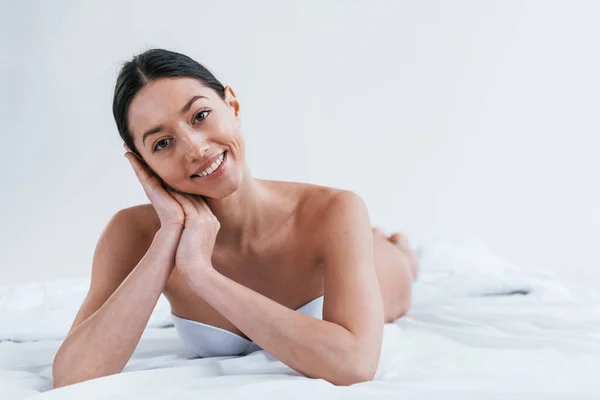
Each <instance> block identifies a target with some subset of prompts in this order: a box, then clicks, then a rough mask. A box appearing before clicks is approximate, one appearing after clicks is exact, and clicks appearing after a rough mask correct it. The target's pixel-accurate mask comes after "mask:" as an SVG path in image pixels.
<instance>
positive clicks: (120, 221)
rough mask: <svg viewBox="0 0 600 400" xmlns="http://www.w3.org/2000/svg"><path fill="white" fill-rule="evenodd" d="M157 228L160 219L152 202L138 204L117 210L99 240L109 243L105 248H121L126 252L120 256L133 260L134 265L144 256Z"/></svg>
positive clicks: (158, 227)
mask: <svg viewBox="0 0 600 400" xmlns="http://www.w3.org/2000/svg"><path fill="white" fill-rule="evenodd" d="M159 229H160V220H159V219H158V215H157V214H156V211H155V210H154V207H153V206H152V204H140V205H136V206H132V207H127V208H124V209H122V210H120V211H118V212H117V213H116V214H115V215H114V216H113V217H112V219H111V221H110V222H109V224H108V225H107V228H106V229H105V231H104V232H103V234H102V238H101V240H102V241H105V242H109V243H111V245H109V246H105V248H106V249H115V247H116V246H119V247H120V248H122V249H123V251H124V252H126V253H127V254H123V255H122V256H126V257H127V258H128V259H131V261H132V262H133V261H135V263H134V264H133V265H135V264H137V261H139V259H141V258H142V257H143V256H144V254H145V253H146V251H147V250H148V248H149V247H150V244H151V243H152V240H153V239H154V236H155V235H156V232H157V231H158V230H159Z"/></svg>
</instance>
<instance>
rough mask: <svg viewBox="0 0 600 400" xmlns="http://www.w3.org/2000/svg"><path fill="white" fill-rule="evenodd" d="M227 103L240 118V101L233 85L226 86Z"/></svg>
mask: <svg viewBox="0 0 600 400" xmlns="http://www.w3.org/2000/svg"><path fill="white" fill-rule="evenodd" d="M225 104H227V106H228V107H230V108H231V109H232V111H233V114H234V115H235V117H236V118H238V119H239V118H240V102H239V101H238V99H237V97H236V96H235V92H234V91H233V89H232V88H231V86H225Z"/></svg>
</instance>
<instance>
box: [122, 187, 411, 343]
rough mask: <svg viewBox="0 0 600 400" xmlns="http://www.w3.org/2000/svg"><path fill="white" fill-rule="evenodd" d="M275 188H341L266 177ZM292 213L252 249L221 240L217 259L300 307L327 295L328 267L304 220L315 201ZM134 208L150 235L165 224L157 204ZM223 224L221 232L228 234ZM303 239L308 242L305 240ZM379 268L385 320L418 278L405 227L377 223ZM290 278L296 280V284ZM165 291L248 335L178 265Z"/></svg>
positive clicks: (181, 309) (180, 312) (192, 310)
mask: <svg viewBox="0 0 600 400" xmlns="http://www.w3.org/2000/svg"><path fill="white" fill-rule="evenodd" d="M264 182H265V183H266V184H268V185H270V186H271V187H272V188H273V190H281V191H282V192H283V193H291V196H292V198H294V199H296V200H295V201H297V202H299V203H300V202H301V201H300V199H302V198H303V197H307V198H310V197H313V198H319V197H321V196H323V192H332V193H333V192H335V191H336V189H332V188H329V187H321V186H315V185H310V184H304V183H295V182H277V181H264ZM301 210H302V211H301V212H300V213H298V214H297V215H295V216H294V217H293V219H290V221H289V223H288V224H287V225H284V226H282V227H279V228H272V227H265V229H269V228H271V229H276V230H274V231H271V233H270V236H271V238H269V239H266V240H261V241H259V242H257V243H251V244H249V248H250V250H247V251H245V252H244V253H241V252H240V251H234V250H231V249H230V248H229V247H228V246H227V244H222V243H220V242H219V236H217V241H216V243H215V248H214V251H213V256H212V263H213V266H214V267H215V269H216V270H218V271H219V272H220V273H222V274H224V275H226V276H228V277H229V278H231V279H233V280H234V281H236V282H238V283H240V284H242V285H244V286H246V287H248V288H250V289H252V290H254V291H256V292H259V293H262V294H263V295H265V296H267V297H269V298H271V299H273V300H275V301H277V302H278V303H280V304H283V305H285V306H286V307H288V308H290V309H293V310H295V309H298V308H299V307H301V306H302V305H304V304H306V303H308V302H309V301H311V300H313V299H315V298H317V297H319V296H322V295H323V285H324V282H323V271H322V270H320V267H322V266H320V265H318V264H317V263H316V262H315V261H314V259H313V257H311V253H310V252H307V248H306V243H309V242H310V239H311V238H310V236H307V235H302V233H301V230H300V229H299V228H298V226H299V225H300V223H299V221H302V220H305V221H306V220H308V221H310V220H311V219H312V217H311V214H310V213H311V210H310V207H307V206H305V209H304V208H301ZM132 213H133V214H135V215H136V218H138V219H139V220H140V223H142V224H143V225H147V228H146V229H147V231H146V232H147V233H146V234H147V236H148V237H153V235H154V233H156V231H157V230H158V228H159V227H160V221H159V220H158V217H157V215H156V212H155V211H154V208H153V207H152V205H151V204H146V205H141V206H136V208H135V209H132ZM222 232H223V230H222V229H221V230H220V231H219V235H221V234H222V235H223V237H227V233H226V232H223V233H222ZM300 244H302V245H300ZM373 245H374V255H375V270H376V272H377V278H378V281H379V285H380V287H381V296H382V299H383V305H384V316H385V319H384V322H386V323H387V322H391V321H394V320H395V319H397V318H399V317H401V316H402V315H404V314H405V313H406V312H407V311H408V309H409V307H410V296H411V292H412V281H413V280H414V279H415V278H416V275H417V268H418V261H417V257H416V255H415V253H414V251H413V250H412V249H411V247H410V245H409V243H408V240H407V238H406V237H405V236H404V235H402V234H400V233H393V234H392V235H389V236H387V235H386V234H385V233H384V232H383V231H382V230H381V229H379V228H376V227H374V228H373ZM134 253H136V254H144V253H145V250H144V249H136V250H135V251H134ZM289 282H294V283H293V284H292V285H290V284H289ZM164 294H165V296H166V297H167V299H168V300H169V303H170V304H171V309H172V311H173V313H174V314H175V315H177V316H179V317H181V318H186V319H190V320H194V321H198V322H202V323H205V324H209V325H212V326H216V327H218V328H221V329H225V330H228V331H230V332H233V333H235V334H237V335H240V336H242V337H244V338H247V336H245V335H244V333H243V332H242V331H241V330H239V329H238V328H237V327H236V326H235V325H234V324H233V323H231V321H229V320H227V319H226V318H225V317H223V315H221V314H219V312H218V311H217V310H215V309H214V308H213V307H211V306H210V304H208V303H207V302H206V301H205V300H204V299H202V297H200V296H198V295H196V294H195V293H194V292H193V290H192V289H191V288H190V287H189V285H188V284H187V282H186V280H185V279H184V278H183V277H182V276H181V274H179V273H178V271H177V270H174V271H173V272H172V273H171V275H170V277H169V280H168V282H167V284H166V286H165V290H164Z"/></svg>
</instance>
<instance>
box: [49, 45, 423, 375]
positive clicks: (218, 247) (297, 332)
mask: <svg viewBox="0 0 600 400" xmlns="http://www.w3.org/2000/svg"><path fill="white" fill-rule="evenodd" d="M113 112H114V117H115V120H116V123H117V127H118V129H119V133H120V134H121V137H122V139H123V141H124V142H125V144H124V147H125V148H126V150H127V152H126V153H125V156H126V157H127V159H128V160H129V161H130V163H131V165H132V167H133V169H134V171H135V173H136V175H137V177H138V178H139V181H140V182H141V184H142V186H143V188H144V191H145V193H146V195H147V197H148V199H149V200H150V204H146V205H140V206H135V207H131V208H127V209H124V210H121V211H119V212H118V213H117V214H115V216H114V217H113V218H112V219H111V221H110V222H109V223H108V225H107V227H106V228H105V230H104V232H103V233H102V235H101V237H100V239H99V241H98V244H97V247H96V251H95V253H94V260H93V265H92V281H91V285H90V290H89V293H88V295H87V297H86V299H85V301H84V303H83V305H82V306H81V309H80V311H79V313H78V314H77V316H76V318H75V321H74V322H73V326H72V327H71V330H70V332H69V335H68V336H67V338H66V339H65V341H64V342H63V344H62V346H61V347H60V349H59V350H58V352H57V354H56V357H55V360H54V365H53V375H54V385H55V387H59V386H64V385H68V384H72V383H75V382H80V381H83V380H87V379H91V378H96V377H100V376H105V375H109V374H114V373H118V372H120V371H122V369H123V368H124V366H125V365H126V363H127V362H128V360H129V358H130V357H131V354H132V353H133V351H134V349H135V347H136V346H137V343H138V341H139V339H140V336H141V335H142V332H143V330H144V328H145V326H146V324H147V322H148V319H149V317H150V315H151V313H152V311H153V309H154V307H155V305H156V302H157V301H158V298H159V296H160V294H161V293H164V294H165V296H166V297H167V299H168V300H169V302H170V304H171V309H172V314H173V319H174V321H175V325H176V328H177V331H178V333H179V334H180V336H181V337H182V339H183V341H184V343H185V344H186V345H187V346H189V347H190V348H191V349H193V350H194V351H196V353H197V354H198V355H200V356H210V355H234V354H247V353H248V352H250V351H253V350H256V349H260V348H262V349H264V350H265V351H267V352H268V353H270V354H271V355H273V356H274V357H276V358H277V359H279V360H281V361H282V362H283V363H285V364H287V365H288V366H290V367H291V368H293V369H295V370H296V371H298V372H300V373H302V374H304V375H306V376H308V377H315V378H323V379H326V380H328V381H330V382H332V383H333V384H336V385H349V384H353V383H356V382H362V381H367V380H371V379H372V378H373V376H374V374H375V371H376V368H377V365H378V362H379V355H380V351H381V340H382V330H383V324H384V322H391V321H393V320H395V319H396V318H398V317H400V316H402V315H403V314H404V313H406V311H407V310H408V308H409V306H410V299H411V285H412V280H413V279H414V278H415V276H416V271H417V265H416V257H415V255H414V253H413V252H412V251H411V249H410V247H409V245H408V243H407V240H406V238H404V237H403V236H402V235H400V234H394V235H392V236H391V237H389V238H386V237H385V235H384V234H383V233H382V232H381V231H380V230H378V229H373V228H372V226H371V223H370V220H369V215H368V212H367V209H366V207H365V204H364V202H363V201H362V200H361V198H360V197H359V196H357V195H356V194H355V193H353V192H350V191H346V190H340V189H335V188H330V187H322V186H316V185H309V184H302V183H294V182H283V181H270V180H262V179H256V178H253V177H252V175H251V174H250V171H249V169H248V166H247V164H246V159H245V148H244V141H243V138H242V136H241V133H240V103H239V101H238V100H237V98H236V96H235V93H234V91H233V90H232V89H231V88H230V87H224V86H223V85H222V84H221V83H220V82H219V81H218V80H217V79H216V78H215V77H214V76H213V75H212V74H211V73H210V72H209V71H208V70H206V69H205V68H204V67H203V66H201V65H200V64H198V63H197V62H195V61H194V60H192V59H190V58H189V57H187V56H184V55H182V54H178V53H174V52H170V51H166V50H161V49H153V50H149V51H146V52H144V53H142V54H140V55H138V56H136V57H134V58H133V60H132V61H130V62H127V63H125V64H124V66H123V68H122V70H121V72H120V74H119V77H118V79H117V84H116V88H115V96H114V102H113Z"/></svg>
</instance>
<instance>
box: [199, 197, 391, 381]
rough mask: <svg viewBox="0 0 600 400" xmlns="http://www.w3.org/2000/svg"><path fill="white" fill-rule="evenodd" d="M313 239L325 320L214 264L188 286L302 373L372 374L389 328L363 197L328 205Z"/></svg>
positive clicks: (336, 377) (352, 377)
mask: <svg viewBox="0 0 600 400" xmlns="http://www.w3.org/2000/svg"><path fill="white" fill-rule="evenodd" d="M315 234H316V235H318V237H315V239H316V240H317V241H318V243H319V246H318V247H319V249H318V251H319V252H320V256H321V259H322V260H323V261H324V263H325V296H324V304H323V320H319V319H317V318H313V317H310V316H307V315H304V314H302V313H299V312H296V311H294V310H290V309H289V308H287V307H285V306H283V305H281V304H279V303H277V302H275V301H273V300H271V299H269V298H268V297H265V296H263V295H261V294H259V293H257V292H255V291H253V290H251V289H249V288H247V287H245V286H243V285H240V284H238V283H237V282H235V281H233V280H231V279H229V278H227V277H225V276H223V275H222V274H220V273H218V272H217V271H216V270H214V269H213V268H198V269H197V271H198V273H196V274H188V279H189V281H190V286H191V287H192V288H193V289H194V290H195V291H196V292H197V293H198V294H199V295H200V296H202V297H203V298H204V299H205V300H206V301H207V302H208V303H209V304H210V305H211V306H212V307H214V308H215V309H216V310H217V311H219V312H220V313H221V314H222V315H223V316H224V317H226V318H227V319H229V320H230V321H231V322H232V323H233V324H234V325H235V326H237V327H238V328H239V329H240V330H241V331H242V332H244V333H245V334H246V335H247V336H248V337H249V338H250V339H252V340H253V341H254V342H256V343H257V344H258V345H259V346H261V347H262V348H263V349H264V350H266V351H267V352H269V353H270V354H272V355H273V356H275V357H276V358H278V359H279V360H281V361H282V362H283V363H285V364H286V365H288V366H290V367H291V368H293V369H295V370H297V371H298V372H301V373H302V374H304V375H306V376H309V377H314V378H323V379H325V380H327V381H329V382H331V383H333V384H336V385H350V384H353V383H357V382H363V381H368V380H371V379H372V378H373V377H374V375H375V372H376V369H377V365H378V363H379V356H380V352H381V341H382V334H383V322H384V318H383V304H382V300H381V292H380V288H379V282H378V280H377V275H376V272H375V267H374V256H373V234H372V227H371V222H370V219H369V215H368V212H367V209H366V207H365V205H364V203H363V201H362V200H361V199H360V197H358V196H357V195H356V194H354V193H352V192H349V191H344V192H341V193H340V194H338V195H336V196H335V198H334V199H333V200H332V201H331V204H330V205H329V206H328V207H327V214H326V216H324V219H323V220H322V222H320V226H319V227H318V229H316V233H315Z"/></svg>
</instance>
